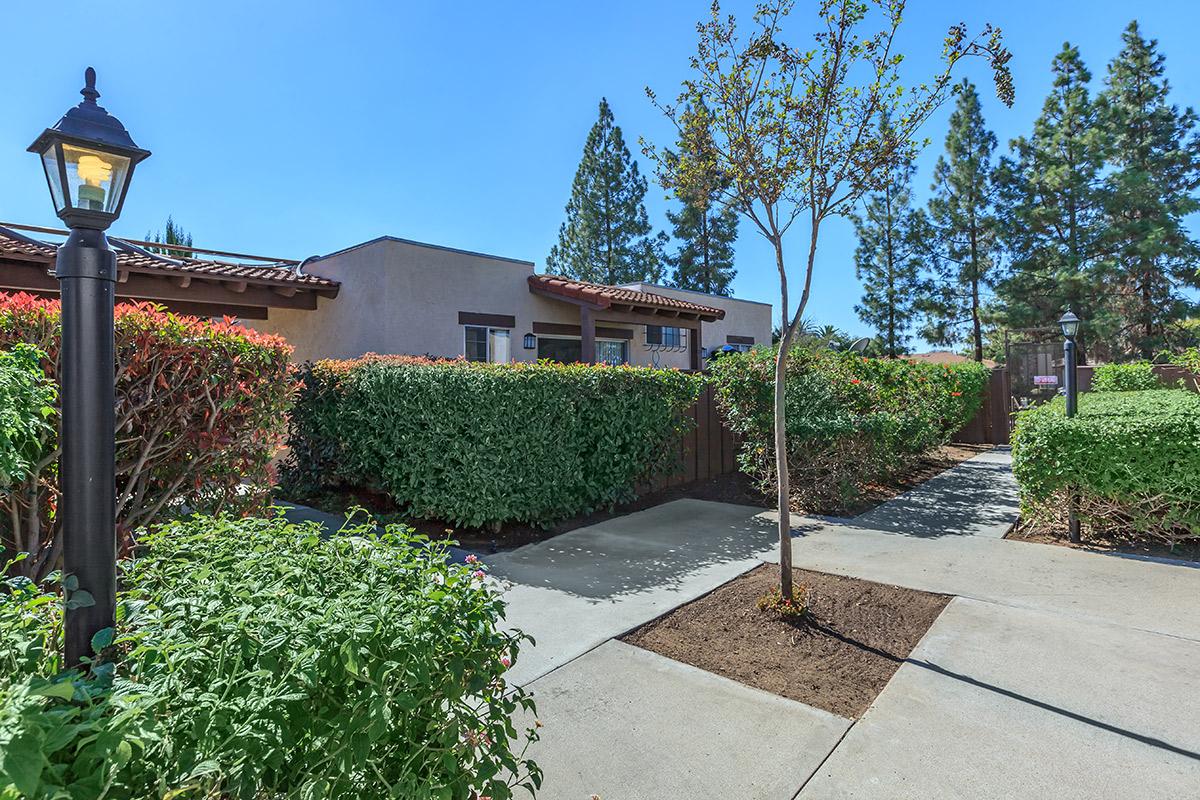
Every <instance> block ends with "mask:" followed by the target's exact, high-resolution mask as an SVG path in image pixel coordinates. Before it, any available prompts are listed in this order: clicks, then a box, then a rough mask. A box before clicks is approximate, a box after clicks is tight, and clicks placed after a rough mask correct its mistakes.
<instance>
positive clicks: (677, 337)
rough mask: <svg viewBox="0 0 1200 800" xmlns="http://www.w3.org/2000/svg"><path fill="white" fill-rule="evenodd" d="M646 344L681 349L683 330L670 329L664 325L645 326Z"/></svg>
mask: <svg viewBox="0 0 1200 800" xmlns="http://www.w3.org/2000/svg"><path fill="white" fill-rule="evenodd" d="M646 344H660V345H662V346H663V347H682V346H683V329H682V328H671V327H667V326H664V325H647V326H646Z"/></svg>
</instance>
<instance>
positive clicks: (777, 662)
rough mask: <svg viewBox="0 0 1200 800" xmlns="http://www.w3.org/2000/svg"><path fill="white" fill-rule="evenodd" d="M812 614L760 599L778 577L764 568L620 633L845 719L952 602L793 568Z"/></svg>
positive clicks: (863, 708)
mask: <svg viewBox="0 0 1200 800" xmlns="http://www.w3.org/2000/svg"><path fill="white" fill-rule="evenodd" d="M793 575H794V579H795V581H796V585H797V586H799V585H801V584H804V585H806V586H807V587H808V601H809V605H810V609H811V610H810V613H809V614H808V616H807V617H805V618H802V619H799V620H794V621H792V620H784V619H782V618H780V616H779V615H778V614H777V613H773V612H769V611H760V610H759V609H758V607H757V605H756V604H757V601H758V599H759V598H760V597H762V596H763V595H764V594H766V593H767V592H768V591H770V590H771V589H772V588H773V587H775V586H776V585H777V583H778V581H779V568H778V567H777V566H773V565H770V564H766V565H763V566H761V567H758V568H756V569H754V570H752V571H750V572H748V573H746V574H745V575H742V576H741V577H739V578H735V579H734V580H732V581H730V582H729V583H727V584H725V585H724V586H721V587H720V588H718V589H717V590H715V591H713V592H711V593H710V594H707V595H705V596H704V597H701V598H699V599H697V600H694V601H692V602H691V603H688V604H687V605H685V606H681V607H679V608H677V609H675V610H674V611H672V612H671V613H669V614H667V615H666V616H663V617H660V618H659V619H657V620H654V621H653V622H650V623H647V624H646V625H643V626H642V627H640V628H638V629H637V630H635V631H633V632H632V633H630V634H628V635H626V636H624V637H622V638H623V640H624V641H626V642H628V643H630V644H633V645H637V646H638V647H642V648H645V649H647V650H652V651H654V652H655V653H658V654H659V655H663V656H667V657H668V658H673V659H675V660H676V661H682V662H684V663H686V664H691V665H692V666H695V667H699V668H700V669H704V670H708V671H709V672H715V673H716V674H718V675H723V676H725V677H726V678H731V679H733V680H735V681H738V682H740V683H744V684H747V685H749V686H754V687H756V688H759V689H764V690H766V691H768V692H772V693H773V694H777V695H781V696H783V697H787V698H790V699H792V700H798V701H800V702H802V703H807V704H808V705H811V706H816V707H817V708H823V709H825V710H826V711H831V712H833V713H834V714H839V715H841V716H843V717H849V718H852V719H856V718H858V717H859V716H861V715H862V713H863V712H864V711H866V710H867V707H868V706H869V705H870V704H871V702H872V701H873V700H874V699H875V698H876V696H878V694H879V693H880V692H881V691H882V690H883V687H884V686H885V685H886V684H887V682H888V680H889V679H891V677H892V675H893V674H894V673H895V672H896V670H897V669H899V667H900V664H901V663H902V662H903V661H904V659H905V658H907V657H908V654H909V653H911V652H912V649H913V648H914V647H915V646H916V644H917V642H919V641H920V640H921V637H922V636H924V635H925V631H927V630H928V629H929V626H930V625H932V624H933V621H934V620H935V619H937V617H938V614H940V613H941V612H942V609H943V608H945V607H946V604H947V603H949V602H950V597H948V596H946V595H939V594H930V593H928V592H919V591H916V590H914V589H903V588H900V587H899V586H888V585H886V584H882V583H872V582H871V581H864V580H859V579H857V578H846V577H842V576H840V575H829V574H826V573H822V572H811V571H809V570H800V569H797V570H793Z"/></svg>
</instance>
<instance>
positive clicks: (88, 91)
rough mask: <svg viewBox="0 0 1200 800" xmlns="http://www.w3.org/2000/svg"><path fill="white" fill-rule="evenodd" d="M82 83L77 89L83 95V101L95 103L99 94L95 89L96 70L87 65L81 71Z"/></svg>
mask: <svg viewBox="0 0 1200 800" xmlns="http://www.w3.org/2000/svg"><path fill="white" fill-rule="evenodd" d="M83 84H84V85H83V88H82V89H80V90H79V93H80V94H81V95H83V102H85V103H91V104H92V105H95V104H96V98H98V97H99V96H100V93H99V92H97V91H96V70H94V69H92V68H91V67H88V68H87V69H85V70H84V71H83Z"/></svg>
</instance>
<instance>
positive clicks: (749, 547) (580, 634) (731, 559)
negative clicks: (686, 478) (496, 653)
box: [487, 500, 778, 685]
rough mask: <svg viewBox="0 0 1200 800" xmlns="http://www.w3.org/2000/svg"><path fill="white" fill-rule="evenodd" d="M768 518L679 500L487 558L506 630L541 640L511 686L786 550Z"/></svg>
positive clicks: (524, 657) (526, 652)
mask: <svg viewBox="0 0 1200 800" xmlns="http://www.w3.org/2000/svg"><path fill="white" fill-rule="evenodd" d="M761 513H762V509H760V508H755V507H752V506H738V505H731V504H728V503H712V502H708V501H704V500H677V501H674V502H671V503H666V504H664V505H661V506H656V507H654V508H651V509H648V510H646V511H641V512H638V513H636V514H630V515H628V516H625V517H617V518H615V519H611V520H607V521H605V522H602V523H599V524H597V525H591V526H589V527H586V528H579V529H577V530H574V531H571V532H570V533H565V534H563V535H561V536H556V537H554V538H553V539H548V540H546V541H544V542H539V543H537V544H532V545H527V546H525V547H520V548H517V549H516V550H512V551H510V552H508V553H501V554H500V555H497V556H492V557H490V558H488V559H487V564H488V567H489V568H490V571H491V574H492V576H493V577H494V578H497V579H499V580H500V581H502V582H503V583H504V584H506V585H507V589H506V591H505V602H506V603H507V613H506V618H505V624H506V625H507V626H509V627H512V628H519V629H520V630H522V631H524V632H525V633H527V634H529V635H531V636H533V637H534V639H535V640H536V642H537V646H536V647H532V648H530V647H528V646H526V647H525V649H523V650H522V652H521V654H520V656H519V658H518V659H517V663H516V664H515V665H514V666H513V669H512V671H511V672H510V673H509V676H508V677H509V681H510V682H511V683H515V684H517V685H523V684H526V683H528V682H530V681H532V680H534V679H536V678H538V677H540V676H542V675H545V674H546V673H547V672H549V671H550V670H552V669H554V668H555V667H557V666H559V665H561V664H565V663H566V662H567V661H570V660H571V659H573V658H575V657H577V656H579V655H581V654H583V653H586V652H587V651H588V650H591V649H592V648H593V647H596V646H597V645H599V644H601V643H602V642H604V641H606V640H607V639H610V638H612V637H614V636H618V635H620V634H622V633H624V632H626V631H628V630H630V629H632V628H635V627H637V626H638V625H640V624H642V623H644V622H648V621H649V620H651V619H654V618H655V617H657V616H659V615H661V614H664V613H666V612H667V611H669V610H671V609H672V608H675V607H676V606H679V605H682V604H683V603H686V602H689V601H691V600H694V599H695V598H697V597H699V596H700V595H702V594H705V593H706V592H709V591H711V590H713V589H715V588H716V587H717V586H720V585H721V584H723V583H725V582H726V581H728V580H731V579H732V578H735V577H737V576H738V575H740V574H742V573H743V572H745V571H747V570H749V569H752V568H753V567H755V566H757V565H758V564H760V563H761V562H762V560H763V559H764V558H766V557H768V556H769V555H770V554H771V553H773V552H777V550H778V546H777V544H776V543H775V542H776V540H775V535H776V534H775V531H774V529H773V527H772V526H771V524H770V523H769V522H768V521H765V520H763V519H762V518H761V517H760V514H761Z"/></svg>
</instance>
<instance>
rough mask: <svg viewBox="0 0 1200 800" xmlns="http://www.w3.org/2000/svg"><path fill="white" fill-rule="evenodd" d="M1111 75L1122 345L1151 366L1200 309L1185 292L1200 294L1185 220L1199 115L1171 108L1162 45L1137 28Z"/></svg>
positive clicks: (1112, 225)
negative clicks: (1152, 358)
mask: <svg viewBox="0 0 1200 800" xmlns="http://www.w3.org/2000/svg"><path fill="white" fill-rule="evenodd" d="M1122 39H1123V40H1124V42H1125V46H1124V48H1122V50H1121V52H1120V53H1119V54H1118V55H1117V57H1116V58H1115V59H1114V60H1113V62H1112V63H1111V64H1110V65H1109V67H1108V79H1107V80H1106V85H1105V89H1104V91H1103V92H1102V93H1101V94H1100V97H1099V103H1100V114H1101V118H1102V119H1103V121H1104V125H1105V128H1106V131H1107V138H1108V141H1109V143H1110V146H1109V151H1108V159H1109V162H1110V164H1111V165H1112V166H1113V167H1114V170H1113V172H1112V174H1111V175H1110V176H1109V179H1108V189H1109V196H1108V203H1109V205H1108V215H1107V223H1108V232H1109V235H1110V243H1111V247H1112V250H1113V253H1114V255H1115V258H1116V266H1115V270H1116V281H1117V288H1118V295H1119V296H1118V302H1119V303H1120V313H1121V316H1122V321H1123V330H1122V339H1123V340H1124V343H1125V347H1126V348H1127V350H1129V351H1133V352H1140V353H1141V355H1142V357H1144V358H1149V357H1150V356H1152V355H1153V353H1154V351H1155V350H1156V349H1157V348H1159V347H1161V346H1162V345H1163V344H1165V343H1166V337H1167V335H1168V333H1169V330H1170V328H1171V326H1173V325H1174V324H1176V323H1178V322H1179V321H1180V320H1182V319H1184V318H1186V317H1187V316H1188V315H1189V314H1190V313H1192V312H1193V310H1194V309H1195V304H1194V303H1193V302H1191V301H1189V300H1188V298H1187V297H1186V295H1185V294H1184V293H1183V292H1182V291H1181V290H1182V289H1184V288H1185V287H1196V286H1200V281H1198V280H1197V275H1196V263H1197V259H1198V258H1200V248H1198V246H1197V243H1196V242H1195V241H1194V240H1193V239H1192V238H1191V237H1190V236H1189V235H1188V231H1187V228H1186V227H1185V226H1184V221H1183V218H1184V217H1185V216H1186V215H1187V214H1190V213H1192V212H1193V211H1196V210H1197V209H1200V203H1198V202H1197V199H1196V195H1195V190H1196V187H1197V184H1198V183H1200V146H1198V144H1197V139H1196V136H1195V127H1196V114H1195V112H1194V111H1192V109H1191V108H1187V109H1185V110H1183V111H1180V110H1179V108H1178V107H1177V106H1175V105H1172V104H1171V103H1170V101H1169V100H1168V94H1169V91H1170V87H1169V85H1168V83H1167V79H1166V78H1165V77H1164V74H1163V73H1164V66H1163V64H1164V59H1163V56H1162V55H1161V54H1160V53H1159V52H1158V43H1157V42H1156V41H1154V40H1147V39H1145V38H1143V37H1142V34H1141V32H1140V31H1139V30H1138V25H1137V22H1131V23H1130V24H1129V27H1128V28H1126V29H1125V33H1124V34H1123V36H1122Z"/></svg>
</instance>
